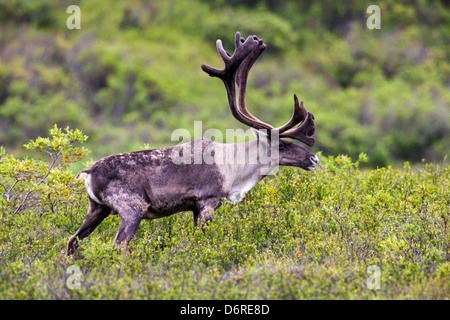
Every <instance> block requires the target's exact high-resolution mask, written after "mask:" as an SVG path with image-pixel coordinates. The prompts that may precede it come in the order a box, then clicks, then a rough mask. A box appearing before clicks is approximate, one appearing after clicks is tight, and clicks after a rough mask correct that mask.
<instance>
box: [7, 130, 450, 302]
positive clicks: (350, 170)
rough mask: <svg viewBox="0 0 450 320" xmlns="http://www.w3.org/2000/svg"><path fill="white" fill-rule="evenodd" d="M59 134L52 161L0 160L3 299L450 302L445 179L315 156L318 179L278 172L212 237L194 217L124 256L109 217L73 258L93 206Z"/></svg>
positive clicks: (49, 146) (226, 215)
mask: <svg viewBox="0 0 450 320" xmlns="http://www.w3.org/2000/svg"><path fill="white" fill-rule="evenodd" d="M50 134H51V138H49V139H42V138H40V139H37V140H36V141H31V142H30V143H29V144H27V147H29V148H31V149H35V150H46V151H47V152H46V154H48V155H49V157H48V161H45V160H40V161H38V162H37V161H36V160H32V159H31V158H25V159H22V160H18V159H15V157H14V156H12V155H8V154H6V153H5V152H4V151H2V155H1V156H2V158H1V163H0V173H1V176H0V177H1V180H0V183H1V188H2V190H1V198H0V204H1V206H2V216H1V227H0V259H1V260H0V268H1V275H2V276H1V280H0V297H1V298H2V299H42V298H43V299H69V298H70V299H115V298H121V299H149V298H150V299H445V298H448V294H449V292H450V281H449V280H450V260H449V258H450V246H449V243H450V242H449V240H450V239H449V231H448V228H449V218H450V210H449V208H450V191H449V190H450V168H449V167H448V166H444V165H442V164H430V163H422V164H420V165H416V166H415V167H414V168H412V167H411V165H410V164H409V163H407V162H406V163H405V164H404V166H403V168H400V169H393V168H392V167H390V166H388V167H384V168H378V169H370V170H368V169H364V168H361V166H363V165H364V164H365V163H366V162H367V160H368V159H367V156H366V155H365V154H364V153H361V154H360V155H359V157H358V159H357V160H356V161H353V160H352V159H351V158H350V157H348V156H336V157H332V156H328V157H327V156H323V155H321V154H320V153H319V157H320V159H321V163H320V164H319V165H318V168H316V170H315V171H311V172H306V171H303V170H299V169H295V168H290V167H288V168H284V169H283V170H280V172H279V173H278V174H277V175H276V176H273V177H271V178H266V179H265V180H263V181H262V182H260V183H259V184H258V185H257V186H256V187H255V188H254V189H253V190H252V191H251V192H249V193H248V194H247V196H246V197H245V198H244V199H243V201H242V202H241V203H239V204H237V205H232V204H228V203H225V204H224V205H223V206H222V207H221V208H219V209H217V210H216V211H215V213H214V219H213V221H211V222H210V223H209V224H207V225H206V226H205V227H204V229H203V230H204V232H202V231H201V229H198V228H195V227H194V226H193V224H192V215H191V214H190V213H181V214H178V215H174V216H170V217H167V218H162V219H156V220H147V221H143V222H142V223H141V227H140V228H139V229H138V231H137V232H136V235H135V238H134V241H133V242H132V244H131V245H130V252H129V253H128V254H126V255H124V254H123V252H122V250H120V249H117V247H116V245H115V244H113V242H112V239H113V238H114V235H115V234H116V232H117V228H118V225H119V220H120V219H119V218H118V217H117V216H110V217H108V218H107V219H105V221H103V223H102V224H101V225H100V226H99V227H98V228H97V229H96V230H95V232H93V233H92V234H91V236H90V237H88V238H85V239H83V240H81V241H80V243H81V246H80V248H79V249H78V251H77V253H76V254H75V255H74V256H70V257H68V256H66V255H65V249H66V243H67V239H68V238H69V237H70V236H71V235H72V234H73V233H74V232H75V231H76V230H77V229H78V227H79V225H80V223H81V222H82V221H83V219H84V216H85V212H86V210H87V206H88V203H87V199H86V197H85V195H84V186H83V185H82V184H80V183H79V182H77V181H76V180H75V179H74V177H75V176H74V174H73V173H72V172H71V171H70V169H67V165H68V163H69V162H71V161H72V160H73V159H75V158H79V157H80V156H81V155H84V154H85V153H86V152H87V150H86V149H85V148H82V147H81V146H80V145H79V144H80V143H81V142H83V141H84V140H85V138H86V137H85V136H84V135H83V134H82V133H81V132H79V131H78V130H75V131H73V130H70V129H69V128H67V129H66V130H64V131H63V130H61V129H58V128H53V129H52V130H51V132H50ZM47 172H49V173H48V174H47ZM6 191H7V192H6ZM25 196H28V198H27V199H30V200H29V201H28V200H27V201H24V199H25ZM31 200H32V201H31ZM73 266H77V267H78V269H77V270H79V272H78V273H75V274H72V273H70V272H68V270H71V268H72V269H73ZM371 266H375V267H376V268H379V269H378V270H379V272H380V273H379V276H380V277H379V282H377V283H379V289H377V290H375V289H371V288H373V287H371V286H368V280H369V278H370V279H372V278H371V277H373V275H374V273H373V272H372V271H370V270H374V269H369V267H371ZM369 271H370V272H369ZM74 276H75V277H77V278H75V279H74V278H73V277H74ZM71 277H72V278H71ZM74 283H75V284H78V286H74ZM370 283H372V282H369V284H370Z"/></svg>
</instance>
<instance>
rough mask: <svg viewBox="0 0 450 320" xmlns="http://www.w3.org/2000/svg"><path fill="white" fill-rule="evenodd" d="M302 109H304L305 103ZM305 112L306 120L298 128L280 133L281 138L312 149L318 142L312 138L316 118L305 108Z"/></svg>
mask: <svg viewBox="0 0 450 320" xmlns="http://www.w3.org/2000/svg"><path fill="white" fill-rule="evenodd" d="M301 107H302V108H303V101H302V104H301ZM303 110H304V112H305V113H306V118H305V119H304V120H303V122H302V123H300V124H299V125H298V126H297V127H296V128H293V129H290V130H286V131H284V132H281V131H280V138H292V139H295V140H298V141H301V142H303V143H305V144H307V145H308V146H310V147H312V146H313V145H314V143H315V142H316V139H314V138H313V137H312V135H313V134H314V131H315V126H314V116H313V114H312V113H311V112H309V111H306V109H305V108H303Z"/></svg>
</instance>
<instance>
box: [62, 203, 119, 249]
mask: <svg viewBox="0 0 450 320" xmlns="http://www.w3.org/2000/svg"><path fill="white" fill-rule="evenodd" d="M110 214H111V208H109V207H107V206H105V205H101V204H98V203H96V202H94V201H92V200H91V199H89V210H88V213H87V215H86V218H84V221H83V224H82V225H81V227H80V229H78V231H77V232H75V234H74V235H73V236H72V237H71V238H70V239H69V241H68V243H67V255H72V254H74V253H75V251H76V250H77V248H78V240H77V239H80V240H81V239H83V238H86V237H87V236H89V235H90V234H91V233H92V231H94V230H95V228H96V227H97V226H98V225H99V224H100V223H101V222H102V221H103V220H104V219H105V218H106V217H107V216H109V215H110Z"/></svg>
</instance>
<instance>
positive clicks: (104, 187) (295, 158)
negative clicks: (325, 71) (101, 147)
mask: <svg viewBox="0 0 450 320" xmlns="http://www.w3.org/2000/svg"><path fill="white" fill-rule="evenodd" d="M216 47H217V50H218V52H219V54H220V56H221V57H222V60H223V61H224V64H225V67H224V69H216V68H213V67H210V66H209V65H207V64H206V63H203V64H202V65H201V68H202V70H203V71H205V72H206V73H207V74H208V75H210V76H211V77H217V78H219V79H221V80H222V81H223V83H224V85H225V89H226V94H227V98H228V106H229V109H230V111H231V114H232V115H233V116H234V117H235V118H236V119H237V120H238V121H239V122H241V123H243V124H244V125H246V126H248V127H250V128H251V130H252V131H253V133H254V135H255V136H256V139H254V140H251V141H245V142H239V143H219V142H215V141H211V140H206V139H197V140H193V141H189V142H187V143H184V144H182V145H178V146H173V147H168V148H162V149H152V150H149V149H147V150H142V151H135V152H129V153H119V154H114V155H111V156H107V157H105V158H102V159H100V160H98V161H97V162H95V163H94V164H93V165H92V166H91V167H90V168H89V169H87V170H83V171H81V172H80V173H79V174H78V176H77V178H78V179H83V178H84V182H85V187H86V192H87V198H88V201H89V209H88V212H87V215H86V217H85V219H84V221H83V223H82V225H81V226H80V228H79V229H78V230H77V231H76V232H75V234H74V235H73V236H72V237H71V238H70V239H69V241H68V244H67V254H69V255H70V254H74V253H75V252H76V250H77V248H78V246H79V244H78V240H80V239H83V238H85V237H87V236H89V235H90V234H91V233H92V232H93V231H94V229H95V228H96V227H97V226H98V225H99V224H100V223H101V222H102V221H103V220H104V219H105V218H106V217H108V216H109V215H110V214H113V215H115V214H118V215H119V216H120V226H119V230H118V232H117V234H116V236H115V238H114V242H115V243H116V244H117V245H118V246H119V248H123V249H124V251H125V252H128V245H129V242H130V240H131V239H132V238H133V236H134V234H135V232H136V230H137V229H138V227H139V224H140V222H141V220H142V219H157V218H162V217H166V216H170V215H172V214H175V213H177V212H183V211H192V212H193V223H194V226H197V225H201V226H203V225H204V223H205V222H207V221H210V220H212V218H211V213H212V212H214V210H216V209H217V208H218V207H220V205H221V204H222V201H223V200H224V199H227V200H229V201H230V202H232V203H237V202H239V201H241V199H242V198H243V197H244V195H245V194H246V193H247V192H248V191H249V190H250V189H252V188H253V187H254V186H255V185H256V184H257V183H258V182H259V181H261V180H262V179H263V178H264V177H266V176H267V175H268V174H269V173H270V172H271V170H273V169H274V168H275V167H278V166H292V167H299V168H302V169H304V170H307V171H310V170H313V169H314V167H315V166H316V165H317V164H318V163H319V159H318V157H317V156H316V155H315V154H313V153H312V152H310V151H309V150H307V149H306V148H304V147H302V146H300V145H298V144H297V143H294V142H293V141H288V140H286V139H283V138H290V139H293V140H296V141H298V142H302V143H305V144H306V145H308V146H313V145H314V142H315V139H314V138H313V137H312V135H313V134H314V129H315V127H314V116H313V115H312V113H311V112H308V111H306V109H305V108H304V106H303V101H302V102H301V103H299V100H298V98H297V96H296V95H295V94H294V110H293V114H292V116H291V119H290V120H289V121H288V122H287V123H286V124H284V125H282V126H281V127H277V128H275V127H273V126H271V125H269V124H267V123H265V122H263V121H261V120H259V119H258V118H256V117H255V116H254V115H252V114H251V113H250V112H249V110H248V109H247V107H246V98H245V95H246V87H247V78H248V74H249V72H250V69H251V67H252V66H253V64H254V63H255V62H256V60H257V59H258V57H259V56H260V55H261V53H262V52H263V51H264V49H265V48H266V44H265V43H264V42H263V40H262V39H259V38H258V37H257V36H249V37H247V39H244V38H242V37H241V35H240V33H239V32H237V33H236V36H235V50H234V53H233V54H232V55H231V54H230V53H228V52H227V51H226V50H225V49H224V48H223V45H222V41H221V40H217V42H216ZM236 85H237V87H238V100H237V101H236ZM238 147H239V148H238ZM237 149H239V150H243V152H235V151H236V150H237ZM205 150H209V154H212V155H226V156H223V159H225V160H227V159H228V160H233V161H208V162H206V161H200V162H196V161H194V160H195V159H196V158H199V157H197V156H198V154H199V153H200V154H201V153H203V152H205ZM261 150H262V151H261ZM183 153H184V156H186V155H189V156H188V157H184V158H183V159H188V160H187V161H174V159H175V158H176V157H174V155H178V156H180V155H181V156H182V155H183ZM267 153H268V154H270V155H273V154H276V156H277V157H276V160H277V161H262V160H261V159H263V157H262V156H261V155H263V154H267ZM242 157H245V159H248V160H244V161H242ZM200 158H201V156H200ZM237 158H239V159H237ZM250 159H253V161H250ZM239 160H240V161H239Z"/></svg>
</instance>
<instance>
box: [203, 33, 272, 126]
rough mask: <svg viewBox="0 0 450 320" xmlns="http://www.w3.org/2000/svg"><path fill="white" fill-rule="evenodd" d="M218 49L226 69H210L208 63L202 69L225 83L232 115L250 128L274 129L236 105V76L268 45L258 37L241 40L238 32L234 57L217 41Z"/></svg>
mask: <svg viewBox="0 0 450 320" xmlns="http://www.w3.org/2000/svg"><path fill="white" fill-rule="evenodd" d="M216 47H217V51H218V52H219V54H220V56H221V57H222V60H223V61H224V63H225V68H224V69H223V70H220V69H216V68H213V67H210V66H208V65H207V64H206V63H202V69H203V71H205V72H206V73H207V74H209V75H210V76H212V77H218V78H220V79H221V80H222V81H223V82H224V84H225V88H226V91H227V96H228V104H229V107H230V111H231V114H232V115H233V116H234V117H235V118H236V119H237V120H238V121H240V122H242V123H244V124H246V125H248V126H249V127H253V128H255V129H268V130H271V129H273V127H272V126H270V125H268V124H267V123H264V122H262V121H260V120H258V119H257V118H255V117H253V116H252V115H251V114H250V113H249V112H248V111H247V112H245V111H244V112H241V110H240V109H239V108H238V106H237V103H236V84H235V79H236V74H237V73H238V72H239V71H238V70H239V68H240V67H241V66H242V64H243V62H244V61H247V63H249V62H250V61H251V65H252V64H253V63H254V61H255V60H256V59H257V58H258V56H259V55H260V54H261V52H262V51H263V50H264V49H265V48H266V45H265V44H263V43H262V40H259V39H258V38H257V37H256V36H249V37H248V38H247V39H246V40H245V39H244V38H241V34H240V33H239V32H236V36H235V50H234V53H233V55H230V54H229V53H228V52H227V51H226V50H225V49H224V48H223V46H222V41H221V40H217V41H216ZM251 65H250V67H251ZM244 90H245V89H244Z"/></svg>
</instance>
